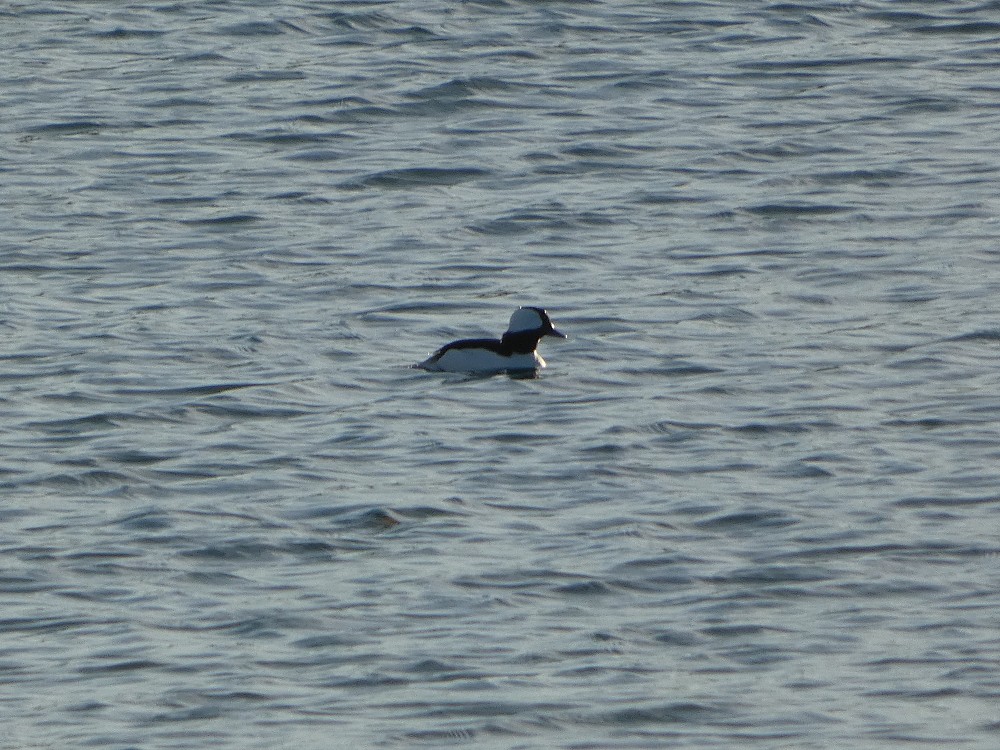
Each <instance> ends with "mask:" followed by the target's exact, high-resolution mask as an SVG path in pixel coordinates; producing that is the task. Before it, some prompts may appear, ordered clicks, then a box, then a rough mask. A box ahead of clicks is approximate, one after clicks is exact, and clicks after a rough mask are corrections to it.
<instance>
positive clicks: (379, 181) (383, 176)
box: [340, 167, 491, 190]
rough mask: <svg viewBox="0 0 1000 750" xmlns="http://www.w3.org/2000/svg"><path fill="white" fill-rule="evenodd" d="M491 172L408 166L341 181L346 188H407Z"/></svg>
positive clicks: (458, 181)
mask: <svg viewBox="0 0 1000 750" xmlns="http://www.w3.org/2000/svg"><path fill="white" fill-rule="evenodd" d="M489 174H491V172H490V171H489V170H486V169H480V168H478V167H454V168H445V167H409V168H405V169H388V170H385V171H383V172H375V173H373V174H370V175H367V176H365V177H362V178H360V179H357V180H352V181H349V182H345V183H341V184H340V187H341V188H343V189H348V190H360V189H365V188H382V189H399V190H402V189H409V188H415V187H447V186H451V185H459V184H461V183H463V182H468V181H469V180H475V179H478V178H480V177H485V176H488V175H489Z"/></svg>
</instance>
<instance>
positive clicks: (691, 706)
mask: <svg viewBox="0 0 1000 750" xmlns="http://www.w3.org/2000/svg"><path fill="white" fill-rule="evenodd" d="M731 717H732V712H731V711H730V710H729V709H727V708H723V707H722V706H716V705H711V704H707V703H692V702H683V701H679V702H676V703H662V704H652V705H646V706H629V707H626V708H619V709H610V710H604V711H601V712H597V713H594V714H591V715H590V716H586V717H583V720H584V721H585V722H586V723H599V724H613V725H616V726H620V727H635V726H642V725H646V724H654V725H655V724H679V725H684V726H698V725H704V724H709V725H712V724H716V723H719V722H723V721H725V720H726V719H727V718H731Z"/></svg>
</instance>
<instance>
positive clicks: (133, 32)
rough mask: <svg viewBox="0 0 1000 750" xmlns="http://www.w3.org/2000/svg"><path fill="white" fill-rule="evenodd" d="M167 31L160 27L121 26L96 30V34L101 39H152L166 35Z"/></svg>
mask: <svg viewBox="0 0 1000 750" xmlns="http://www.w3.org/2000/svg"><path fill="white" fill-rule="evenodd" d="M166 33H167V32H166V31H161V30H159V29H136V28H132V29H127V28H124V27H121V26H119V27H118V28H114V29H108V30H107V31H96V32H94V36H95V37H98V38H99V39H116V40H118V39H152V38H155V37H159V36H164V35H165V34H166Z"/></svg>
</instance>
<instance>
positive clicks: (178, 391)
mask: <svg viewBox="0 0 1000 750" xmlns="http://www.w3.org/2000/svg"><path fill="white" fill-rule="evenodd" d="M268 385H280V383H274V382H258V383H254V382H237V383H206V384H205V385H188V386H179V387H172V388H116V389H115V390H114V393H115V394H117V395H120V396H166V397H175V396H177V397H182V398H184V397H192V396H215V395H217V394H219V393H226V392H228V391H237V390H242V389H244V388H258V387H262V386H268Z"/></svg>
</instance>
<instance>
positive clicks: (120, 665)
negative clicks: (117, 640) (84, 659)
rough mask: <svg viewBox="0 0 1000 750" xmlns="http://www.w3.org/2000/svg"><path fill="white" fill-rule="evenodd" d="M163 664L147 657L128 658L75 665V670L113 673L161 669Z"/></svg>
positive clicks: (92, 673)
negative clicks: (103, 662)
mask: <svg viewBox="0 0 1000 750" xmlns="http://www.w3.org/2000/svg"><path fill="white" fill-rule="evenodd" d="M163 666H164V665H163V664H162V663H161V662H156V661H151V660H149V659H128V660H125V661H116V662H110V663H107V664H93V665H84V666H81V667H77V672H79V673H80V674H85V675H102V674H103V675H113V674H120V673H122V672H136V671H139V670H145V669H161V668H162V667H163Z"/></svg>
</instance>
